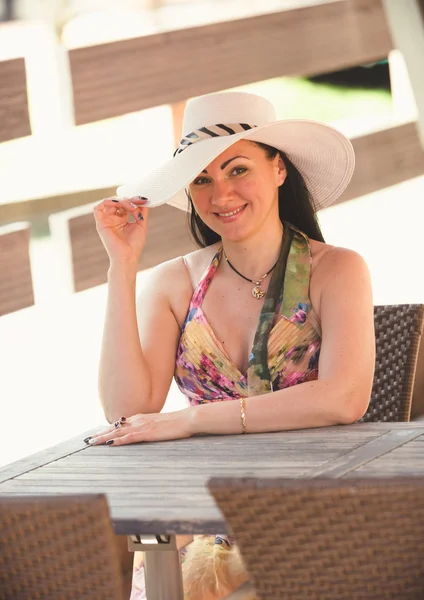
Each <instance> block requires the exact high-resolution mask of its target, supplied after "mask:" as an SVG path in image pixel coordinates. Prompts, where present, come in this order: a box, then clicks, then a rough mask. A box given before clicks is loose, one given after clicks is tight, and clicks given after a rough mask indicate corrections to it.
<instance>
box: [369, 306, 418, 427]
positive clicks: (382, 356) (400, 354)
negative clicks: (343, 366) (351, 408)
mask: <svg viewBox="0 0 424 600" xmlns="http://www.w3.org/2000/svg"><path fill="white" fill-rule="evenodd" d="M423 320H424V305H423V304H396V305H392V306H389V305H385V306H375V307H374V324H375V343H376V360H375V374H374V383H373V387H372V392H371V401H370V404H369V406H368V409H367V412H366V413H365V415H364V416H363V417H362V419H361V422H370V421H403V422H406V421H409V419H410V415H411V404H412V392H413V388H414V379H415V369H416V366H417V357H418V350H419V347H420V341H421V334H422V329H423Z"/></svg>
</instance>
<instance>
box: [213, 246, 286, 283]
mask: <svg viewBox="0 0 424 600" xmlns="http://www.w3.org/2000/svg"><path fill="white" fill-rule="evenodd" d="M223 252H224V258H225V260H226V261H227V263H228V265H229V266H230V267H231V268H232V270H233V271H234V272H235V273H237V275H240V277H243V279H245V280H246V281H249V282H250V283H254V284H255V285H260V284H261V282H262V281H263V280H264V279H265V277H266V276H267V275H269V274H270V273H271V272H272V271H273V270H274V269H275V267H276V266H277V264H278V261H279V260H280V257H278V259H277V262H276V263H275V265H274V266H273V267H271V268H270V270H269V271H268V272H267V273H265V275H263V276H262V277H261V279H260V280H259V281H254V280H253V279H249V278H248V277H245V276H244V275H243V274H242V273H240V272H239V271H237V269H236V268H235V267H233V265H232V264H231V263H230V261H229V260H228V257H227V255H226V254H225V250H224V249H223Z"/></svg>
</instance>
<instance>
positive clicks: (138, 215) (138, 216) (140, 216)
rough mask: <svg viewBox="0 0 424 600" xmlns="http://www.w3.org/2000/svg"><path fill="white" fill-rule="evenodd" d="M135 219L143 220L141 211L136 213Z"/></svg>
mask: <svg viewBox="0 0 424 600" xmlns="http://www.w3.org/2000/svg"><path fill="white" fill-rule="evenodd" d="M137 219H138V220H139V221H144V217H143V215H142V214H141V213H137Z"/></svg>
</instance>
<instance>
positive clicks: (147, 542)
mask: <svg viewBox="0 0 424 600" xmlns="http://www.w3.org/2000/svg"><path fill="white" fill-rule="evenodd" d="M128 550H130V551H132V552H134V551H137V552H138V551H140V552H144V553H145V554H144V577H145V581H146V597H147V600H184V590H183V576H182V571H181V560H180V553H179V551H178V548H177V544H176V537H175V535H157V536H155V535H150V536H141V535H132V536H131V537H129V538H128Z"/></svg>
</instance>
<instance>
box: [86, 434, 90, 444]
mask: <svg viewBox="0 0 424 600" xmlns="http://www.w3.org/2000/svg"><path fill="white" fill-rule="evenodd" d="M90 440H91V435H89V436H88V437H86V438H84V442H85V443H86V444H88V443H89V441H90Z"/></svg>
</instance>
